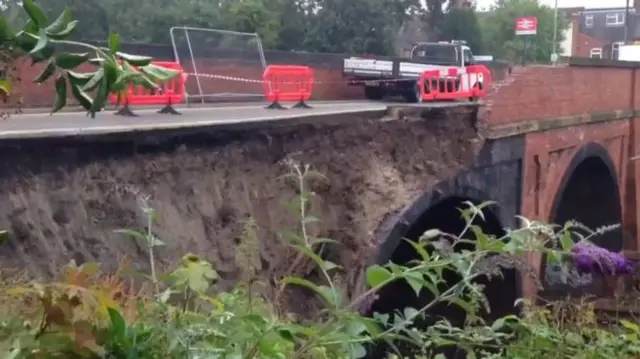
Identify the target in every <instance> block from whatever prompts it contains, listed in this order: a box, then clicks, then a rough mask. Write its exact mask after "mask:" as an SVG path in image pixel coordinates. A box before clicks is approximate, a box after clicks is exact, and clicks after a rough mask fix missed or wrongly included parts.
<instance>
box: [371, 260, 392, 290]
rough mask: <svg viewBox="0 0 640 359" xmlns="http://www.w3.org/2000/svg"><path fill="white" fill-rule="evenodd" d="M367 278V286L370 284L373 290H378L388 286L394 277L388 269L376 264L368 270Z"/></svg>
mask: <svg viewBox="0 0 640 359" xmlns="http://www.w3.org/2000/svg"><path fill="white" fill-rule="evenodd" d="M366 277H367V284H369V286H370V287H371V288H378V287H380V286H382V285H384V284H386V283H387V282H388V281H389V280H390V279H391V278H392V277H393V275H392V274H391V272H389V270H387V269H386V268H384V267H382V266H379V265H377V264H376V265H373V266H371V267H369V268H367V273H366Z"/></svg>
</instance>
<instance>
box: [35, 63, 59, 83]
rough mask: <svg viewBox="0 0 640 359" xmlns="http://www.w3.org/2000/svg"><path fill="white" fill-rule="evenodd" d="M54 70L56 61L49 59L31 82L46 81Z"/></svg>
mask: <svg viewBox="0 0 640 359" xmlns="http://www.w3.org/2000/svg"><path fill="white" fill-rule="evenodd" d="M55 72H56V63H55V62H54V61H49V63H48V64H47V66H45V68H44V69H43V70H42V72H40V74H39V75H38V76H37V77H36V78H35V79H34V80H33V82H35V83H37V84H41V83H43V82H45V81H47V80H48V79H49V78H51V76H53V74H54V73H55Z"/></svg>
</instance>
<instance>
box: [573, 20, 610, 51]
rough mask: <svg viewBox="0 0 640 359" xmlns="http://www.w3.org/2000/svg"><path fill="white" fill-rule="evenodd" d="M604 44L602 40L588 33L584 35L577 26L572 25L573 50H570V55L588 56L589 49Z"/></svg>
mask: <svg viewBox="0 0 640 359" xmlns="http://www.w3.org/2000/svg"><path fill="white" fill-rule="evenodd" d="M604 45H605V43H604V42H602V41H600V40H598V39H594V38H593V37H591V36H589V35H585V34H583V33H581V32H580V30H579V29H578V27H577V26H574V33H573V41H572V46H573V50H572V52H571V56H575V57H589V54H590V52H591V49H594V48H600V49H601V48H602V47H603V46H604Z"/></svg>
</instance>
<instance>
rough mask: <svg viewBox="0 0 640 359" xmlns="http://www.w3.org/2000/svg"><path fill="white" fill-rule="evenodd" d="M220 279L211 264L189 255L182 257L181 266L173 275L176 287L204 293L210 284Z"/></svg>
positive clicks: (172, 278)
mask: <svg viewBox="0 0 640 359" xmlns="http://www.w3.org/2000/svg"><path fill="white" fill-rule="evenodd" d="M217 279H218V273H217V272H216V271H215V270H214V269H213V267H212V266H211V263H209V262H207V261H203V260H201V259H200V258H199V257H198V256H196V255H193V254H187V255H186V256H184V257H182V260H181V261H180V266H179V267H178V268H177V269H176V270H175V271H174V272H173V273H171V280H172V282H173V283H174V285H175V286H177V287H181V288H185V289H189V290H192V291H194V292H196V293H204V292H205V291H206V290H207V289H208V288H209V286H210V284H211V283H212V282H214V281H216V280H217Z"/></svg>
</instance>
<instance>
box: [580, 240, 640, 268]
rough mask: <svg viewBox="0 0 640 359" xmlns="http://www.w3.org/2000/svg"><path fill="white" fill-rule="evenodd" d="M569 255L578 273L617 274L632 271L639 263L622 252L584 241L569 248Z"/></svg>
mask: <svg viewBox="0 0 640 359" xmlns="http://www.w3.org/2000/svg"><path fill="white" fill-rule="evenodd" d="M571 257H572V258H573V262H574V265H575V267H576V269H577V270H578V272H580V273H590V274H601V275H613V276H619V275H625V274H631V273H634V272H635V271H636V269H637V268H638V266H639V264H640V263H639V262H636V261H632V260H629V259H627V258H625V257H624V256H623V255H622V254H619V253H615V252H611V251H610V250H608V249H605V248H602V247H598V246H596V245H594V244H590V243H585V242H580V243H577V244H575V245H574V246H573V247H572V248H571Z"/></svg>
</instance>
